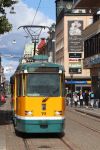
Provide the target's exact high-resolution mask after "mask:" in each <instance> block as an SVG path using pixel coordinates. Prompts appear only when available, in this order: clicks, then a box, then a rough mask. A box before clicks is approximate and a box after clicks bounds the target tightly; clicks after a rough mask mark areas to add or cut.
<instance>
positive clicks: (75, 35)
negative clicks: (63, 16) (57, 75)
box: [68, 20, 83, 52]
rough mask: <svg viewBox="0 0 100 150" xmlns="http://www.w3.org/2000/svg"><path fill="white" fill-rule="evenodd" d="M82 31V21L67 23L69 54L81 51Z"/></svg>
mask: <svg viewBox="0 0 100 150" xmlns="http://www.w3.org/2000/svg"><path fill="white" fill-rule="evenodd" d="M82 30H83V21H81V20H73V21H68V51H69V52H82V51H83V40H82Z"/></svg>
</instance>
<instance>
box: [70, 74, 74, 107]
mask: <svg viewBox="0 0 100 150" xmlns="http://www.w3.org/2000/svg"><path fill="white" fill-rule="evenodd" d="M70 77H71V107H72V106H73V83H72V81H73V74H70Z"/></svg>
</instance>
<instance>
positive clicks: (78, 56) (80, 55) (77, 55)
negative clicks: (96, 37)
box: [69, 53, 82, 58]
mask: <svg viewBox="0 0 100 150" xmlns="http://www.w3.org/2000/svg"><path fill="white" fill-rule="evenodd" d="M81 57H82V53H69V58H81Z"/></svg>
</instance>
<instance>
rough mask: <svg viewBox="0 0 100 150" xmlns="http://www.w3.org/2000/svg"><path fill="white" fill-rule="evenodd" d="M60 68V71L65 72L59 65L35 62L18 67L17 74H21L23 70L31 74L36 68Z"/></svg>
mask: <svg viewBox="0 0 100 150" xmlns="http://www.w3.org/2000/svg"><path fill="white" fill-rule="evenodd" d="M46 67H47V68H59V70H62V71H64V67H63V66H62V65H59V64H55V63H50V62H43V63H41V62H33V63H25V64H19V66H18V67H17V70H16V72H20V71H23V70H27V71H28V72H31V71H30V70H32V69H34V68H46Z"/></svg>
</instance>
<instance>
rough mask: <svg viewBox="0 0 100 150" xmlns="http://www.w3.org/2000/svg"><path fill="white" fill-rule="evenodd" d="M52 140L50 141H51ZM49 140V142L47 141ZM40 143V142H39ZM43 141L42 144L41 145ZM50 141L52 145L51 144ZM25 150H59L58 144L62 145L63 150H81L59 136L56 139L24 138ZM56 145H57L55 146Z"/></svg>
mask: <svg viewBox="0 0 100 150" xmlns="http://www.w3.org/2000/svg"><path fill="white" fill-rule="evenodd" d="M49 139H50V140H49ZM47 140H48V141H47ZM37 141H38V142H37ZM41 141H42V144H41ZM49 141H50V143H51V144H49ZM23 142H24V146H25V150H42V149H43V150H44V149H46V150H53V149H55V150H57V149H58V147H59V146H58V144H57V143H58V142H59V145H62V147H61V149H62V150H80V149H79V148H78V147H77V146H76V145H75V144H73V143H72V142H71V141H69V140H68V139H64V138H60V137H59V136H57V137H56V138H52V139H51V137H49V138H47V139H45V138H35V137H34V138H29V139H28V138H23ZM54 143H55V144H54Z"/></svg>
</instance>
